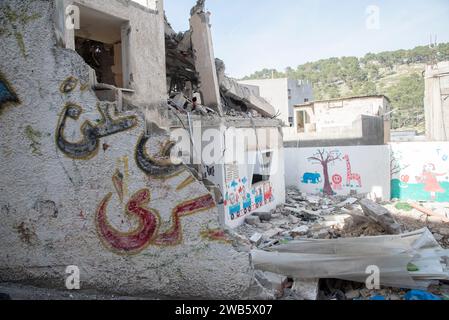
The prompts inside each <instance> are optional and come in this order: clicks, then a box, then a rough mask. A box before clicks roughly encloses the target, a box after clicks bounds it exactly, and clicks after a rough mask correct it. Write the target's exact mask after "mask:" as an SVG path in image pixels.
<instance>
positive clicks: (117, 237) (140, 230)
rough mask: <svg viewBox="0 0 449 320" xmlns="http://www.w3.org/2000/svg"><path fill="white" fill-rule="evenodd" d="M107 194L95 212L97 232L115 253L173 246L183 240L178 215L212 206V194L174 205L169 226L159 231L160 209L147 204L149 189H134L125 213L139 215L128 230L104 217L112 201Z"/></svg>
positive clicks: (149, 196)
mask: <svg viewBox="0 0 449 320" xmlns="http://www.w3.org/2000/svg"><path fill="white" fill-rule="evenodd" d="M111 197H112V193H109V194H108V195H107V196H106V197H105V198H104V199H103V200H102V201H101V203H100V205H99V207H98V209H97V212H96V217H95V221H96V225H97V232H98V235H99V236H100V239H101V240H102V242H103V244H104V245H105V246H106V247H107V248H109V249H110V250H112V251H113V252H115V253H117V254H129V255H132V254H137V253H139V252H141V251H142V250H144V249H145V248H147V247H148V246H149V245H154V246H174V245H178V244H180V243H181V242H182V226H181V218H182V217H186V216H189V215H192V214H195V213H199V212H202V211H205V210H209V209H212V208H214V207H215V206H216V205H215V201H214V199H213V197H212V195H210V194H207V195H204V196H201V197H199V198H196V199H193V200H188V201H185V202H183V203H181V204H179V205H177V206H176V207H175V208H174V209H173V210H172V214H171V222H172V227H171V228H170V229H169V230H166V231H161V230H160V226H161V223H162V221H161V218H160V215H159V212H158V211H156V210H154V209H151V208H149V207H148V205H149V204H150V200H151V194H150V190H148V189H142V190H140V191H138V192H136V193H135V194H134V195H133V196H132V197H131V199H130V200H129V201H128V203H127V204H126V209H125V213H126V214H127V215H129V216H135V217H137V218H138V221H139V225H138V227H137V228H136V229H135V230H133V231H130V232H121V231H119V230H117V229H116V228H114V227H113V226H112V225H111V224H110V223H109V221H108V218H107V213H106V212H107V207H108V204H109V202H110V200H111Z"/></svg>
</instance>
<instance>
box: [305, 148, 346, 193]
mask: <svg viewBox="0 0 449 320" xmlns="http://www.w3.org/2000/svg"><path fill="white" fill-rule="evenodd" d="M308 160H309V161H314V162H313V164H320V165H321V166H322V167H323V177H324V187H323V193H324V194H325V195H328V196H332V195H334V194H335V193H334V190H333V189H332V185H331V182H330V178H329V165H330V164H332V163H334V162H335V161H337V160H341V154H340V152H338V151H337V150H333V151H326V150H324V149H323V150H317V152H316V153H315V154H314V155H313V156H312V157H310V158H308Z"/></svg>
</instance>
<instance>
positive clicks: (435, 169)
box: [391, 142, 449, 202]
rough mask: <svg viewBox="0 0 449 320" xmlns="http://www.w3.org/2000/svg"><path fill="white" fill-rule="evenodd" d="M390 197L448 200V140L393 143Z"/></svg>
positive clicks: (417, 199)
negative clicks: (441, 141)
mask: <svg viewBox="0 0 449 320" xmlns="http://www.w3.org/2000/svg"><path fill="white" fill-rule="evenodd" d="M391 197H392V198H393V199H402V200H416V201H438V202H449V143H438V142H435V143H434V142H410V143H396V144H391Z"/></svg>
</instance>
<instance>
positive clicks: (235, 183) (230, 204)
mask: <svg viewBox="0 0 449 320" xmlns="http://www.w3.org/2000/svg"><path fill="white" fill-rule="evenodd" d="M249 184H250V181H249V180H248V178H246V177H244V178H242V179H235V180H232V181H231V182H229V183H228V184H227V185H226V190H227V191H226V194H225V201H224V206H225V212H227V213H228V214H229V217H230V218H231V220H235V219H238V218H241V217H243V216H245V215H247V214H249V213H251V212H253V211H255V210H257V209H259V208H261V207H263V206H265V205H267V204H269V203H271V202H273V201H274V195H273V186H272V184H271V182H269V181H265V182H260V183H258V184H255V185H254V186H252V187H250V186H249Z"/></svg>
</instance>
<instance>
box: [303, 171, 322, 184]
mask: <svg viewBox="0 0 449 320" xmlns="http://www.w3.org/2000/svg"><path fill="white" fill-rule="evenodd" d="M301 182H302V183H305V184H309V183H311V184H318V183H320V182H321V174H319V173H311V172H306V173H304V176H303V177H302V181H301Z"/></svg>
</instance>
